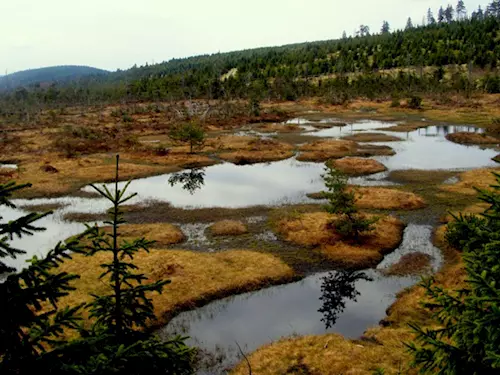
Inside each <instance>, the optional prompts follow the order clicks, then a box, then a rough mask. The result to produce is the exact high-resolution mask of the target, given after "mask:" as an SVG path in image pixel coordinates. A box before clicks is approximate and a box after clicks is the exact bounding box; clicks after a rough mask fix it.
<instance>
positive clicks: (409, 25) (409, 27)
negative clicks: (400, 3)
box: [405, 17, 413, 30]
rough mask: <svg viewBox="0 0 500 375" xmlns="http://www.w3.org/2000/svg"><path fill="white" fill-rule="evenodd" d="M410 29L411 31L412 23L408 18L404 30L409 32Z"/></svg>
mask: <svg viewBox="0 0 500 375" xmlns="http://www.w3.org/2000/svg"><path fill="white" fill-rule="evenodd" d="M411 29H413V22H412V20H411V17H408V20H407V21H406V27H405V30H411Z"/></svg>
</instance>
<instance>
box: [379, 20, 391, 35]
mask: <svg viewBox="0 0 500 375" xmlns="http://www.w3.org/2000/svg"><path fill="white" fill-rule="evenodd" d="M380 32H381V33H382V34H388V33H390V32H391V27H390V26H389V22H387V21H384V22H382V29H381V30H380Z"/></svg>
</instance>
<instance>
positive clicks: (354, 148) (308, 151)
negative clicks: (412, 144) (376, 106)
mask: <svg viewBox="0 0 500 375" xmlns="http://www.w3.org/2000/svg"><path fill="white" fill-rule="evenodd" d="M299 150H300V151H301V153H300V155H299V156H297V160H300V161H315V162H317V161H326V160H328V159H340V158H343V157H345V156H365V157H367V156H374V155H394V150H393V149H392V148H390V147H389V146H379V145H372V144H362V145H360V144H358V143H356V142H354V141H347V140H343V139H322V140H318V141H314V142H310V143H306V144H305V145H302V146H301V147H300V149H299Z"/></svg>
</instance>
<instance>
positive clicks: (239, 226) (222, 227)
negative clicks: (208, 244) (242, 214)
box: [208, 220, 248, 236]
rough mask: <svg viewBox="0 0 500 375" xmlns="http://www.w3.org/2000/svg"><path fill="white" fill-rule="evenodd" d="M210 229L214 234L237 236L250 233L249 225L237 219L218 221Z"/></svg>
mask: <svg viewBox="0 0 500 375" xmlns="http://www.w3.org/2000/svg"><path fill="white" fill-rule="evenodd" d="M208 229H209V231H210V233H211V234H212V235H213V236H237V235H240V234H245V233H248V228H247V226H246V225H245V224H243V223H242V222H241V221H237V220H222V221H218V222H216V223H215V224H213V225H211V226H210V227H209V228H208Z"/></svg>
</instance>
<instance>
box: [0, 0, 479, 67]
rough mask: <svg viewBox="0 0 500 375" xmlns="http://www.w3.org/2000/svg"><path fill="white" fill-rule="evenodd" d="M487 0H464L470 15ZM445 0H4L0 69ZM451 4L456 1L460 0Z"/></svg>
mask: <svg viewBox="0 0 500 375" xmlns="http://www.w3.org/2000/svg"><path fill="white" fill-rule="evenodd" d="M486 3H487V1H478V0H465V4H466V6H467V8H468V11H469V13H470V12H471V11H472V10H473V9H476V8H477V7H478V5H479V4H481V5H484V4H486ZM446 4H447V3H446V2H444V1H439V0H351V1H349V0H140V1H138V0H0V35H1V37H0V74H4V73H5V72H6V71H8V72H9V73H12V72H14V71H18V70H24V69H29V68H37V67H44V66H52V65H90V66H95V67H98V68H102V69H108V70H116V69H126V68H129V67H131V66H132V65H134V64H137V65H143V64H144V63H146V62H148V63H152V62H156V63H158V62H161V61H165V60H169V59H171V58H173V57H186V56H192V55H198V54H204V53H215V52H218V51H220V52H226V51H233V50H239V49H245V48H253V47H260V46H273V45H282V44H288V43H296V42H305V41H315V40H323V39H334V38H338V37H340V36H341V35H342V31H343V30H346V32H347V33H348V34H352V33H353V32H354V30H355V29H356V28H357V27H359V25H360V24H366V25H368V26H369V27H370V28H371V30H372V32H374V31H377V32H378V31H379V30H380V26H381V24H382V21H383V20H385V19H386V20H388V21H389V23H390V25H391V27H392V28H402V27H404V25H405V24H406V20H407V18H408V16H411V17H412V19H413V22H414V23H415V24H419V23H421V22H422V17H423V16H424V15H425V14H426V12H427V9H428V8H429V7H430V8H432V9H433V10H434V13H437V8H439V6H440V5H446ZM451 4H452V5H453V6H455V4H456V1H452V2H451Z"/></svg>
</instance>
